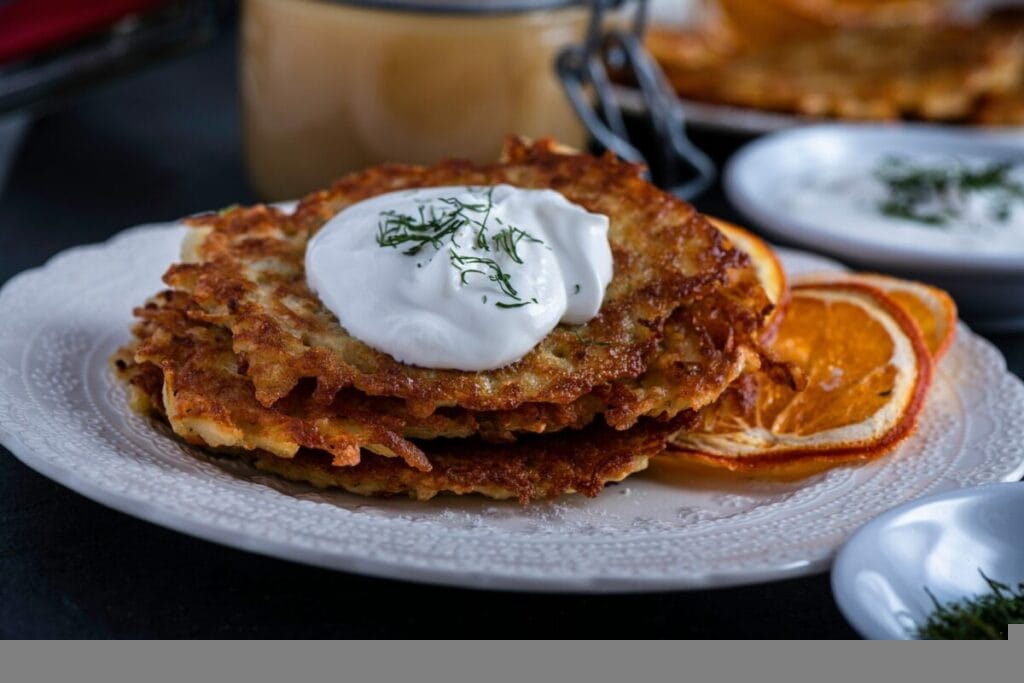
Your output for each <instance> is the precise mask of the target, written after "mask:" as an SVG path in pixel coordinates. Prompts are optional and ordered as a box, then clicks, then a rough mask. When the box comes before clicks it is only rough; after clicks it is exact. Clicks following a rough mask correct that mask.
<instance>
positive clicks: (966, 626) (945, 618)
mask: <svg viewBox="0 0 1024 683" xmlns="http://www.w3.org/2000/svg"><path fill="white" fill-rule="evenodd" d="M978 573H979V574H981V578H983V579H984V580H985V583H986V584H988V587H989V589H990V590H991V592H990V593H986V594H983V595H976V596H974V597H972V598H965V599H963V600H958V601H956V602H951V603H947V604H942V603H940V602H939V601H938V599H937V598H936V597H935V595H934V594H933V593H932V592H931V591H930V590H928V589H927V588H925V589H924V590H925V592H926V593H927V594H928V597H929V598H931V601H932V604H933V605H934V606H935V610H934V611H933V612H932V614H931V615H930V616H929V617H928V621H927V622H926V623H925V624H924V625H923V626H921V627H919V628H918V629H917V632H916V633H915V635H916V636H917V637H918V638H921V639H924V640H1006V639H1007V637H1008V630H1009V629H1008V624H1021V623H1024V582H1021V583H1018V584H1017V586H1016V588H1014V587H1011V586H1009V585H1007V584H1005V583H1000V582H999V581H996V580H994V579H990V578H989V577H988V576H986V575H985V572H983V571H981V570H980V569H979V570H978Z"/></svg>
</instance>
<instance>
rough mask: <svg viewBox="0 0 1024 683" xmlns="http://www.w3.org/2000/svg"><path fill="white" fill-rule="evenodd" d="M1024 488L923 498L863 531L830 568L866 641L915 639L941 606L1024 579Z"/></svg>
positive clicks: (842, 603) (846, 611)
mask: <svg viewBox="0 0 1024 683" xmlns="http://www.w3.org/2000/svg"><path fill="white" fill-rule="evenodd" d="M1022 519H1024V484H1022V483H1013V484H993V485H990V486H980V487H975V488H969V489H961V490H959V491H947V492H945V493H940V494H937V495H932V496H927V497H925V498H919V499H918V500H915V501H912V502H910V503H907V504H905V505H901V506H899V507H897V508H894V509H892V510H890V511H889V512H886V513H885V514H883V515H881V516H879V517H877V518H875V519H874V520H872V521H871V522H868V523H867V524H866V525H864V526H863V527H861V529H860V530H858V531H857V532H856V533H855V534H854V535H853V536H852V537H851V538H850V540H849V541H847V542H846V544H845V545H843V547H842V549H841V550H840V551H839V555H838V556H837V558H836V562H835V565H834V566H833V569H832V591H833V593H834V594H835V598H836V602H837V603H838V604H839V609H840V610H842V612H843V615H844V616H845V617H846V618H847V620H848V621H849V622H850V623H851V624H852V625H853V627H854V628H855V629H857V631H858V632H859V633H860V634H861V635H862V636H864V637H865V638H876V639H908V638H913V634H914V633H915V632H916V630H917V627H919V626H921V625H922V624H924V623H925V622H926V621H927V619H928V615H929V614H931V612H932V611H933V610H934V605H933V603H932V599H931V598H930V597H929V595H928V593H927V592H926V591H925V589H927V590H928V591H931V593H932V594H933V595H934V596H935V597H936V599H937V600H938V601H939V602H940V603H943V604H945V603H947V602H951V601H955V600H959V599H961V598H964V597H969V596H974V595H978V594H983V593H988V592H990V589H989V588H988V586H987V584H986V582H985V579H984V577H983V576H982V572H984V575H985V576H987V577H989V578H991V579H994V580H996V581H1000V582H1002V583H1005V584H1009V585H1012V586H1016V585H1017V584H1018V583H1020V582H1022V581H1024V526H1022V525H1021V520H1022Z"/></svg>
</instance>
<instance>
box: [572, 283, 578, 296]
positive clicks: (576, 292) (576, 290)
mask: <svg viewBox="0 0 1024 683" xmlns="http://www.w3.org/2000/svg"><path fill="white" fill-rule="evenodd" d="M572 293H573V294H579V293H580V286H579V283H577V284H576V287H574V288H573V292H572Z"/></svg>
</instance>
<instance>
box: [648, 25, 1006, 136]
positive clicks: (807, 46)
mask: <svg viewBox="0 0 1024 683" xmlns="http://www.w3.org/2000/svg"><path fill="white" fill-rule="evenodd" d="M647 44H648V47H649V49H650V50H651V52H652V53H653V54H654V56H655V58H656V59H657V60H658V61H659V62H660V63H661V65H662V67H663V68H664V70H665V72H666V75H667V76H668V79H669V81H670V82H671V83H672V85H673V86H674V87H675V89H676V91H677V92H678V93H679V94H680V95H682V96H684V97H690V98H693V99H696V100H704V101H708V102H715V103H720V104H729V105H736V106H742V107H751V108H756V109H767V110H773V111H783V112H793V113H797V114H805V115H811V116H834V117H839V118H848V119H896V118H914V119H927V120H941V121H951V120H962V119H966V118H968V117H969V116H970V115H971V113H972V112H973V111H974V109H975V107H976V106H977V105H978V103H979V100H980V99H981V98H983V97H986V96H993V95H998V94H999V93H1001V92H1006V91H1008V90H1010V89H1012V88H1013V87H1014V83H1015V82H1016V79H1017V74H1019V73H1020V69H1021V65H1022V64H1024V34H1022V32H1021V31H1020V30H1007V28H1005V27H1004V26H1003V25H1001V24H1000V23H999V22H996V21H990V22H987V23H984V24H982V25H979V26H956V25H944V26H898V27H884V28H860V29H850V30H842V31H819V32H817V33H815V34H814V35H813V36H807V37H802V38H794V39H792V40H779V41H774V42H772V43H771V44H768V45H756V46H748V47H746V48H744V47H743V46H742V45H741V46H740V47H737V48H736V49H732V48H728V47H724V46H723V47H720V48H715V47H714V46H710V45H708V44H707V41H706V40H705V39H704V38H703V36H702V34H700V33H699V32H696V31H690V32H685V31H680V32H676V31H671V30H667V29H663V30H656V31H652V32H651V33H650V35H649V38H648V41H647ZM737 44H738V45H739V43H737Z"/></svg>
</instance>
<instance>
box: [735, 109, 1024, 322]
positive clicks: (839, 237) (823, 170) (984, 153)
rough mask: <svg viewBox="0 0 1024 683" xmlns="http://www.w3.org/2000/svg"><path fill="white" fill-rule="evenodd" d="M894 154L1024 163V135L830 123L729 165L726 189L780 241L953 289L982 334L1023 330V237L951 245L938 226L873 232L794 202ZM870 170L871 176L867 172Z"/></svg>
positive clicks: (854, 220) (753, 148) (756, 147)
mask: <svg viewBox="0 0 1024 683" xmlns="http://www.w3.org/2000/svg"><path fill="white" fill-rule="evenodd" d="M888 155H908V156H907V158H916V157H914V156H913V155H921V157H922V158H927V157H928V155H937V156H938V157H942V158H945V157H947V156H948V157H949V158H950V159H955V158H976V159H983V160H986V161H1005V162H1009V163H1013V164H1017V165H1020V164H1024V138H1022V137H1020V136H1017V135H1013V134H1006V133H972V132H965V131H958V130H950V129H947V128H941V127H935V126H917V127H913V128H909V127H904V126H878V125H867V124H824V125H819V126H808V127H803V128H799V129H794V130H791V131H785V132H781V133H775V134H772V135H769V136H766V137H763V138H761V139H759V140H757V141H755V142H752V143H750V144H749V145H747V146H746V147H744V148H743V149H742V150H740V151H739V152H738V153H737V154H736V155H735V156H733V158H732V159H731V160H730V162H729V164H728V166H727V168H726V171H725V176H724V180H723V182H724V187H725V191H726V194H727V196H728V197H729V199H730V201H731V202H732V203H733V204H734V205H735V206H736V207H737V208H738V209H739V210H740V212H741V213H743V214H744V215H745V216H746V217H747V218H749V219H750V220H751V221H752V222H753V223H754V224H756V225H757V226H758V227H760V228H762V229H763V230H764V231H765V232H767V233H768V234H769V235H771V236H773V237H775V238H776V239H781V240H784V241H785V242H787V243H792V244H796V245H799V246H801V247H804V248H808V249H812V250H815V251H820V252H823V253H826V254H829V255H831V256H833V257H835V258H838V259H840V260H841V261H843V262H844V263H848V264H851V265H854V266H856V267H858V268H861V269H866V270H884V271H886V272H891V273H896V274H900V275H903V276H906V277H911V278H917V279H923V280H926V281H929V282H932V283H935V284H937V285H939V286H941V287H943V288H945V289H948V290H949V291H950V292H951V293H952V294H953V296H954V298H955V299H956V300H957V303H958V304H959V306H960V308H961V310H962V311H963V313H964V314H965V317H967V319H968V320H970V321H972V322H973V323H974V324H976V325H978V326H981V327H985V328H1018V329H1019V328H1020V327H1021V326H1024V241H1021V243H1020V244H1019V245H1015V244H1008V245H1007V246H1005V247H1004V248H990V246H989V245H981V246H978V245H975V246H976V248H975V249H970V248H968V247H970V246H971V244H970V243H956V244H954V243H953V240H951V239H946V238H947V235H946V234H943V229H942V228H937V227H923V226H922V227H918V226H907V225H905V224H903V223H902V222H898V224H894V225H893V227H892V229H891V230H890V231H888V232H886V231H882V230H879V229H875V230H868V229H867V228H868V227H869V226H868V225H866V223H865V219H864V217H863V216H859V215H857V214H853V213H850V214H848V215H844V213H843V211H842V210H841V208H842V207H840V206H839V202H838V201H837V203H836V207H835V211H834V214H833V215H832V216H830V218H829V220H821V219H820V218H815V217H814V216H813V215H811V214H808V213H807V212H805V211H802V210H799V209H797V208H795V207H794V206H792V201H791V200H792V199H793V195H794V193H795V192H797V191H798V190H799V189H800V188H801V186H803V185H806V184H807V183H809V182H810V179H816V178H823V177H827V176H829V175H835V174H837V173H842V172H845V170H846V169H856V168H860V167H868V168H870V165H871V163H873V160H877V159H880V158H884V157H885V156H888ZM866 173H867V174H870V170H868V171H866Z"/></svg>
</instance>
